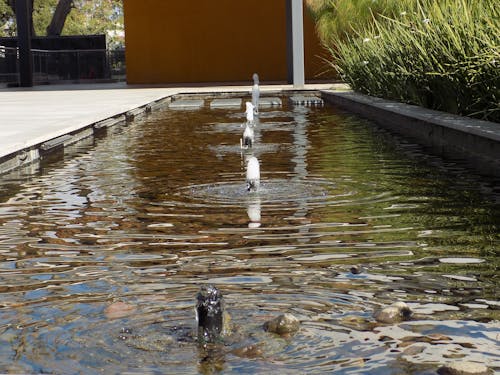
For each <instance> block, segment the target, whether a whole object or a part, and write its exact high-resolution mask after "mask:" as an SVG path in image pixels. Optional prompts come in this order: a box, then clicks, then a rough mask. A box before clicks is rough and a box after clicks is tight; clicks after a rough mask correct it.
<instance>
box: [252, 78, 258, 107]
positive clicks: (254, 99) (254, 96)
mask: <svg viewBox="0 0 500 375" xmlns="http://www.w3.org/2000/svg"><path fill="white" fill-rule="evenodd" d="M252 78H253V86H252V104H253V107H254V113H255V114H258V113H259V98H260V88H259V75H258V74H257V73H254V74H253V76H252Z"/></svg>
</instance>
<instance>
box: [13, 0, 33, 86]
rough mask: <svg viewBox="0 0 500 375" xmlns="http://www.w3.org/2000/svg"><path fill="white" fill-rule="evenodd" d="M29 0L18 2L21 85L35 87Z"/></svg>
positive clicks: (17, 17)
mask: <svg viewBox="0 0 500 375" xmlns="http://www.w3.org/2000/svg"><path fill="white" fill-rule="evenodd" d="M28 2H29V0H17V1H16V22H17V47H18V48H19V85H20V86H21V87H32V86H33V55H32V53H31V24H30V13H31V9H30V5H29V3H28Z"/></svg>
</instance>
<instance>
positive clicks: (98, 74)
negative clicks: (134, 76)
mask: <svg viewBox="0 0 500 375" xmlns="http://www.w3.org/2000/svg"><path fill="white" fill-rule="evenodd" d="M31 51H32V56H33V80H34V82H35V83H45V82H59V81H71V82H82V81H84V82H88V81H95V80H125V51H124V50H105V49H85V50H41V49H32V50H31ZM18 81H19V53H18V50H17V48H11V47H2V46H0V82H2V83H14V84H15V83H17V82H18Z"/></svg>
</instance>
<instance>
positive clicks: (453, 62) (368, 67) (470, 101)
mask: <svg viewBox="0 0 500 375" xmlns="http://www.w3.org/2000/svg"><path fill="white" fill-rule="evenodd" d="M370 2H371V3H377V2H378V1H377V0H374V1H372V0H370ZM343 3H346V4H347V3H351V4H350V5H349V6H352V3H353V2H352V1H351V2H349V1H344V0H337V1H327V2H326V3H324V4H330V6H331V8H330V9H329V12H330V14H329V15H327V16H326V17H325V12H324V11H325V8H323V9H321V8H320V7H318V9H317V10H318V13H317V15H318V14H320V12H321V11H323V12H324V13H323V14H322V15H321V17H319V20H321V18H323V26H321V23H318V25H319V26H318V27H320V28H321V27H323V32H324V35H323V40H324V42H325V44H326V47H327V48H328V49H329V51H330V53H331V55H332V60H331V61H330V62H329V64H330V65H331V66H332V67H333V68H335V69H336V70H337V72H338V73H339V74H340V75H341V77H342V78H343V79H344V80H345V81H346V82H347V83H349V84H350V85H351V87H352V88H353V89H354V90H355V91H358V92H361V93H364V94H368V95H372V96H377V97H383V98H387V99H391V100H397V101H401V102H406V103H411V104H416V105H420V106H424V107H427V108H432V109H436V110H441V111H446V112H450V113H455V114H460V115H466V116H472V117H476V118H480V119H484V120H489V121H495V122H500V92H499V87H500V43H499V41H500V24H499V23H500V7H499V6H497V5H498V4H497V2H496V0H440V1H431V0H418V1H412V0H391V1H389V0H385V1H381V2H380V4H378V5H377V7H369V4H368V3H367V2H366V1H364V3H365V4H364V6H365V11H364V13H363V12H360V13H359V14H364V15H363V16H362V18H361V19H360V22H358V23H356V22H355V21H356V20H355V19H352V21H351V22H350V23H349V24H347V25H346V23H345V22H346V21H345V20H343V21H341V22H340V21H339V22H338V23H336V18H337V17H340V15H341V14H344V13H345V9H344V10H342V11H341V9H343V8H342V7H343V6H344V5H343ZM382 3H383V4H382ZM366 7H368V9H369V13H370V16H369V17H367V16H366ZM326 13H328V12H326ZM325 18H326V19H328V18H330V19H329V22H330V26H329V27H325V25H324V24H325V23H326V24H328V23H327V22H325ZM333 24H336V25H337V26H338V27H333V26H332V25H333Z"/></svg>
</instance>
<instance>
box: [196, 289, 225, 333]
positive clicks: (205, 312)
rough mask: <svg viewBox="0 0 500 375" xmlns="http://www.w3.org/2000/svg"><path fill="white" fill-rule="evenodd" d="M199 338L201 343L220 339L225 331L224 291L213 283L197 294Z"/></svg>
mask: <svg viewBox="0 0 500 375" xmlns="http://www.w3.org/2000/svg"><path fill="white" fill-rule="evenodd" d="M196 299H197V303H196V321H197V322H198V340H199V341H200V342H201V343H208V342H215V341H218V340H220V338H221V335H222V334H223V333H224V301H223V299H222V293H221V292H220V291H219V290H218V289H217V288H216V287H215V286H213V285H206V286H202V287H201V288H200V291H199V292H198V295H197V296H196Z"/></svg>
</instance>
